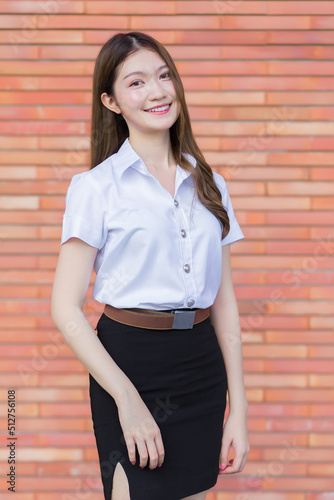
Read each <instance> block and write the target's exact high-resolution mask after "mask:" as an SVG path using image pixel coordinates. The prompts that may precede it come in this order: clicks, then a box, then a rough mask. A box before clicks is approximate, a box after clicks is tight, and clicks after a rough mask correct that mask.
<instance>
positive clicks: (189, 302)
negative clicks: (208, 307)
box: [187, 299, 195, 307]
mask: <svg viewBox="0 0 334 500" xmlns="http://www.w3.org/2000/svg"><path fill="white" fill-rule="evenodd" d="M194 304H195V301H194V299H189V300H188V302H187V306H188V307H191V306H193V305H194Z"/></svg>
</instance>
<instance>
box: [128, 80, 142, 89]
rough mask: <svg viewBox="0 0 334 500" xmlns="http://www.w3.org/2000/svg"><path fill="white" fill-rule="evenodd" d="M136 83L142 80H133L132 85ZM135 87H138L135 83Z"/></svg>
mask: <svg viewBox="0 0 334 500" xmlns="http://www.w3.org/2000/svg"><path fill="white" fill-rule="evenodd" d="M135 83H140V80H136V81H135V82H132V83H131V85H130V87H132V85H134V84H135ZM134 86H135V87H138V85H134Z"/></svg>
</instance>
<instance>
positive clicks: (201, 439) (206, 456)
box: [89, 314, 227, 500]
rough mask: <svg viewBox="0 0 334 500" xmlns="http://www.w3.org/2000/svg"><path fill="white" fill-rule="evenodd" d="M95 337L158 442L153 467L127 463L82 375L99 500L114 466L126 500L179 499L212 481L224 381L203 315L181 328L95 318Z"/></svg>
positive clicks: (113, 411)
mask: <svg viewBox="0 0 334 500" xmlns="http://www.w3.org/2000/svg"><path fill="white" fill-rule="evenodd" d="M97 335H98V337H99V339H100V341H101V342H102V344H103V345H104V347H105V348H106V350H107V351H108V353H109V354H110V356H111V357H112V358H113V360H114V361H115V362H116V363H117V365H118V366H119V367H120V368H121V369H122V370H123V372H124V373H125V374H126V375H127V377H128V378H129V379H130V380H131V382H132V383H133V384H134V386H135V387H136V389H137V390H138V392H139V394H140V396H141V398H142V399H143V401H144V403H145V404H146V406H147V407H148V409H149V410H150V412H151V414H152V416H153V418H154V419H155V421H156V422H157V424H158V426H159V428H160V432H161V436H162V441H163V445H164V451H165V458H164V462H163V464H162V466H161V467H156V468H155V469H152V470H151V469H149V460H148V462H147V466H146V467H144V468H140V467H139V454H138V450H137V447H136V464H135V465H132V464H131V462H130V460H129V456H128V451H127V447H126V444H125V440H124V437H123V432H122V428H121V425H120V422H119V417H118V410H117V405H116V403H115V400H114V399H113V398H112V397H111V396H110V395H109V394H108V393H107V392H106V391H105V390H104V389H103V388H102V387H101V386H100V385H99V384H98V383H97V382H96V380H95V379H94V378H93V377H92V376H91V375H90V376H89V382H90V387H89V391H90V400H91V412H92V420H93V428H94V434H95V438H96V444H97V450H98V454H99V461H100V469H101V478H102V483H103V490H104V498H105V500H110V499H111V491H112V484H113V475H114V472H115V468H116V465H117V463H118V462H120V464H121V465H122V467H123V469H124V471H125V473H126V475H127V479H128V482H129V490H130V498H131V500H180V499H181V498H183V497H186V496H189V495H193V494H195V493H199V492H201V491H204V490H208V489H210V488H212V487H213V486H214V485H215V484H216V482H217V479H218V472H219V454H220V451H221V442H222V434H223V422H224V414H225V408H226V391H227V378H226V370H225V364H224V360H223V356H222V352H221V349H220V346H219V344H218V340H217V337H216V334H215V331H214V328H213V326H212V325H211V322H210V318H207V319H206V320H204V321H202V322H201V323H198V324H196V325H194V326H193V328H192V329H184V330H173V329H170V330H150V329H145V328H139V327H135V326H127V325H124V324H122V323H119V322H117V321H115V320H112V319H110V318H109V317H107V316H106V315H105V314H102V316H101V318H100V319H99V322H98V324H97Z"/></svg>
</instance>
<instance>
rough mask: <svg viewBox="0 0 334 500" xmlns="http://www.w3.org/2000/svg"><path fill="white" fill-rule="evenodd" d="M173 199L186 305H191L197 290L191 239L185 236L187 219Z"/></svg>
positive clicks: (179, 205) (186, 234) (176, 201)
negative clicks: (177, 226)
mask: <svg viewBox="0 0 334 500" xmlns="http://www.w3.org/2000/svg"><path fill="white" fill-rule="evenodd" d="M173 201H174V205H175V207H176V210H175V211H174V214H175V217H176V220H177V222H178V225H179V228H180V229H179V235H180V252H181V264H182V269H183V273H182V274H183V281H184V285H185V300H186V301H187V302H186V306H187V307H192V306H193V305H194V304H195V299H194V297H196V296H197V291H196V285H195V280H194V274H193V268H192V247H191V240H190V238H189V237H187V236H188V232H189V227H188V220H187V217H186V215H185V212H184V210H183V209H182V206H181V204H180V203H179V201H178V200H177V199H176V198H175V199H174V200H173Z"/></svg>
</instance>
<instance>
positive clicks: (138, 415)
mask: <svg viewBox="0 0 334 500" xmlns="http://www.w3.org/2000/svg"><path fill="white" fill-rule="evenodd" d="M118 415H119V421H120V424H121V427H122V430H123V435H124V439H125V443H126V446H127V449H128V454H129V459H130V462H131V463H132V464H133V465H134V464H135V463H136V445H137V448H138V453H139V457H140V461H139V466H140V467H142V468H144V467H145V466H146V465H147V463H148V461H149V464H150V465H149V468H150V469H151V470H152V469H155V467H157V466H158V467H160V466H161V465H162V463H163V461H164V456H165V452H164V446H163V442H162V437H161V433H160V429H159V427H158V425H157V423H156V421H155V420H154V418H153V416H152V414H151V412H150V411H149V409H148V408H147V406H146V405H145V403H144V401H143V400H142V398H141V397H140V395H139V393H138V391H137V390H132V391H131V393H129V392H127V393H126V395H125V396H124V397H123V399H122V402H121V403H118Z"/></svg>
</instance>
